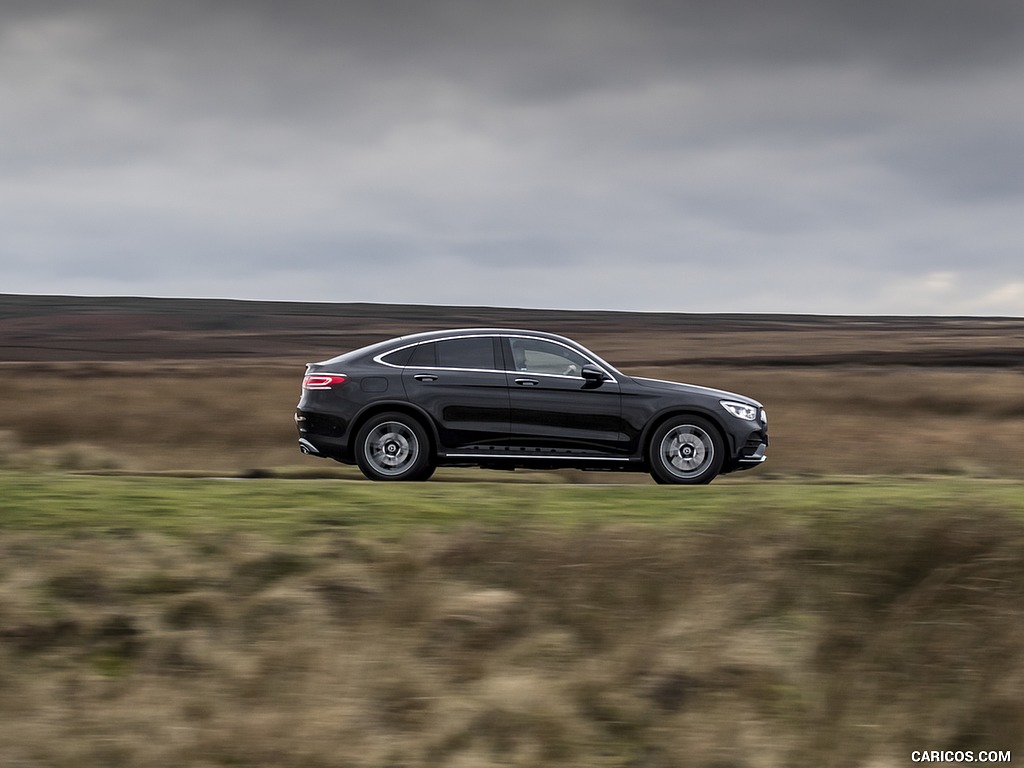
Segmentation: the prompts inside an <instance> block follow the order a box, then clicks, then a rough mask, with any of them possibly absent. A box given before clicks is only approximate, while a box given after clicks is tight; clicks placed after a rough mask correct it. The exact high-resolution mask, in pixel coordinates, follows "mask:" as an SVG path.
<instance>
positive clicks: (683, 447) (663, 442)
mask: <svg viewBox="0 0 1024 768" xmlns="http://www.w3.org/2000/svg"><path fill="white" fill-rule="evenodd" d="M648 460H649V462H650V465H651V476H652V477H653V478H654V479H655V480H656V481H657V482H659V483H665V484H672V485H702V484H704V483H710V482H711V481H712V480H714V479H715V477H716V476H717V475H718V473H719V472H721V471H722V464H723V463H724V461H725V448H724V445H723V443H722V437H721V434H720V433H719V432H718V430H717V429H716V428H715V426H714V425H713V424H711V423H710V422H709V421H708V420H707V419H702V418H700V417H699V416H675V417H673V418H670V419H669V420H668V421H666V422H665V423H664V424H662V425H661V426H660V427H658V428H657V429H656V430H655V431H654V434H653V435H652V436H651V442H650V444H649V446H648Z"/></svg>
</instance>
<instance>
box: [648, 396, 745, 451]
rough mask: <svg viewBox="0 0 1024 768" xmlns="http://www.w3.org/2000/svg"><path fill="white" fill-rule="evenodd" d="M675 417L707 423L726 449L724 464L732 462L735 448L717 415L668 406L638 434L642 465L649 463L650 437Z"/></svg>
mask: <svg viewBox="0 0 1024 768" xmlns="http://www.w3.org/2000/svg"><path fill="white" fill-rule="evenodd" d="M677 416H698V417H700V418H702V419H704V420H706V421H708V422H710V423H711V425H712V426H713V427H714V428H715V429H716V430H717V431H718V436H719V437H720V438H721V439H722V444H723V445H724V446H725V449H726V456H725V463H726V464H729V462H730V461H732V456H733V454H735V452H736V446H735V445H734V443H733V438H732V436H731V435H730V434H729V430H727V429H726V428H725V426H724V425H723V424H722V421H721V419H719V418H718V417H717V415H715V414H712V413H710V412H709V411H706V410H704V409H703V408H700V407H697V406H692V407H689V406H688V407H678V406H670V407H668V408H665V409H663V410H661V411H658V412H657V413H656V414H655V415H653V416H652V417H651V418H649V419H648V420H647V424H646V425H645V426H644V428H643V431H642V432H641V433H640V446H639V447H640V455H641V456H643V460H644V463H648V464H649V463H650V456H648V455H647V454H648V450H649V448H650V442H651V435H653V434H654V433H655V431H657V429H658V428H659V427H660V426H661V425H662V424H664V423H665V422H666V421H668V420H669V419H673V418H675V417H677Z"/></svg>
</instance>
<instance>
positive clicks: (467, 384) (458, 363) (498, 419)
mask: <svg viewBox="0 0 1024 768" xmlns="http://www.w3.org/2000/svg"><path fill="white" fill-rule="evenodd" d="M501 363H502V356H501V349H500V346H499V342H498V339H497V337H495V336H486V335H472V336H458V337H453V338H448V339H439V340H436V341H428V342H424V343H422V344H419V345H418V346H417V347H416V348H415V349H414V350H413V351H412V354H411V355H410V357H409V361H408V363H407V364H406V366H405V369H404V371H403V373H402V382H403V384H404V385H405V391H406V395H407V397H408V398H409V400H410V401H411V402H413V403H415V404H417V405H419V406H420V407H421V408H423V409H424V410H426V411H427V413H429V414H430V416H431V418H432V419H433V420H434V423H435V424H436V426H437V432H438V437H439V439H440V445H439V446H438V450H439V451H440V452H442V453H452V452H474V451H477V450H483V449H487V448H492V447H494V446H505V445H507V444H508V439H509V397H508V382H507V380H506V377H505V372H504V370H503V365H502V364H501Z"/></svg>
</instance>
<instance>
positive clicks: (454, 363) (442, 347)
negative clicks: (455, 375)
mask: <svg viewBox="0 0 1024 768" xmlns="http://www.w3.org/2000/svg"><path fill="white" fill-rule="evenodd" d="M436 344H437V366H438V367H439V368H468V369H472V370H480V371H494V370H497V368H498V366H497V365H496V364H495V360H494V339H493V338H491V337H490V336H467V337H465V338H461V339H445V340H444V341H438V342H436Z"/></svg>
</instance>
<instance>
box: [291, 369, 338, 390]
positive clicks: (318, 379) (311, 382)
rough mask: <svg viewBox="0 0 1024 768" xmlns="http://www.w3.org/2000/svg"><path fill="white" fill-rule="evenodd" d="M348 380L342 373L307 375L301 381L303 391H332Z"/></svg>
mask: <svg viewBox="0 0 1024 768" xmlns="http://www.w3.org/2000/svg"><path fill="white" fill-rule="evenodd" d="M347 380H348V377H347V376H345V375H344V374H342V373H309V374H306V376H304V377H303V379H302V388H303V389H316V390H325V389H334V388H335V387H340V386H341V385H342V384H344V383H345V382H346V381H347Z"/></svg>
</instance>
